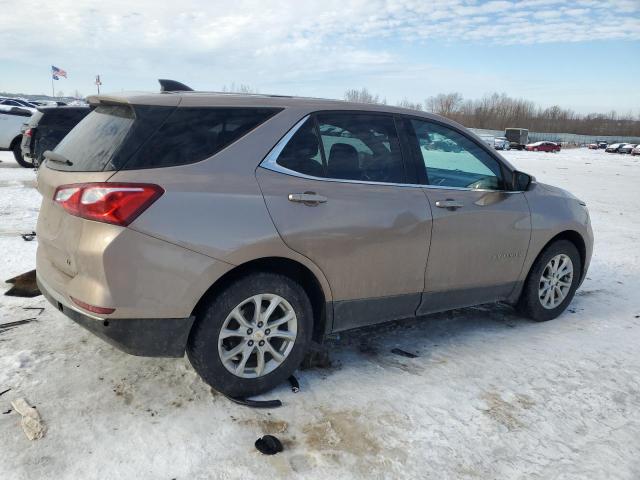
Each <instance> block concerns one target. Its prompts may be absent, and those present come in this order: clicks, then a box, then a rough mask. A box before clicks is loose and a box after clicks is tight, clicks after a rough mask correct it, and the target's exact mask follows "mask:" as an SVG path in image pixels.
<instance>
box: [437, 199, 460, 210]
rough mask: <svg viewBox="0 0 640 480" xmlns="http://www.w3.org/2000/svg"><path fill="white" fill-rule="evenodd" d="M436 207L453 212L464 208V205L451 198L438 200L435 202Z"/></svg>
mask: <svg viewBox="0 0 640 480" xmlns="http://www.w3.org/2000/svg"><path fill="white" fill-rule="evenodd" d="M436 207H439V208H447V209H449V210H455V209H456V208H462V207H464V203H462V202H461V201H459V200H453V199H451V198H447V199H446V200H438V201H437V202H436Z"/></svg>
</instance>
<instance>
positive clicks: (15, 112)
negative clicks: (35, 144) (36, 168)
mask: <svg viewBox="0 0 640 480" xmlns="http://www.w3.org/2000/svg"><path fill="white" fill-rule="evenodd" d="M35 111H36V110H35V109H33V108H25V107H15V106H6V105H0V150H10V151H12V152H13V156H14V157H15V159H16V162H18V163H19V164H20V166H22V167H25V168H30V167H33V164H31V163H29V162H27V161H25V159H24V157H23V156H22V148H21V147H20V144H21V142H22V127H23V125H24V124H26V123H27V122H28V121H29V119H30V118H31V115H32V114H33V113H34V112H35Z"/></svg>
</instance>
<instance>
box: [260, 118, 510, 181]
mask: <svg viewBox="0 0 640 480" xmlns="http://www.w3.org/2000/svg"><path fill="white" fill-rule="evenodd" d="M310 117H311V114H309V115H305V116H304V117H303V118H302V119H301V120H299V121H298V122H297V123H296V124H295V125H294V126H293V127H291V129H290V130H289V131H288V132H287V133H286V135H285V136H284V137H282V138H281V139H280V140H279V141H278V143H276V144H275V146H274V147H273V148H272V149H271V151H270V152H269V153H268V154H267V156H266V157H264V160H262V162H260V165H259V167H262V168H264V169H266V170H271V171H272V172H276V173H282V174H285V175H290V176H292V177H297V178H304V179H305V180H314V181H318V182H334V183H352V184H356V185H358V184H360V185H382V186H389V187H408V188H431V189H438V190H454V191H466V192H502V193H522V191H510V190H490V189H478V188H465V187H446V186H440V185H421V184H418V183H389V182H374V181H366V180H343V179H340V178H324V177H314V176H313V175H306V174H304V173H300V172H296V171H295V170H291V169H289V168H286V167H283V166H282V165H279V164H278V157H279V156H280V154H281V153H282V150H284V147H285V146H286V145H287V143H289V141H290V140H291V138H292V137H293V136H294V135H295V134H296V132H297V131H298V130H300V128H301V127H302V125H304V123H305V122H306V121H307V120H308V119H309V118H310Z"/></svg>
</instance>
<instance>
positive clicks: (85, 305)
mask: <svg viewBox="0 0 640 480" xmlns="http://www.w3.org/2000/svg"><path fill="white" fill-rule="evenodd" d="M71 300H73V303H75V304H76V305H78V306H79V307H82V308H84V309H85V310H87V311H89V312H93V313H99V314H102V315H109V314H110V313H113V312H115V311H116V309H115V308H107V307H96V306H95V305H90V304H88V303H86V302H83V301H82V300H78V299H77V298H73V297H71Z"/></svg>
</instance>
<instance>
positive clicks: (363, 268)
mask: <svg viewBox="0 0 640 480" xmlns="http://www.w3.org/2000/svg"><path fill="white" fill-rule="evenodd" d="M90 101H91V103H92V104H93V105H95V106H96V107H95V110H94V111H93V112H92V113H90V114H89V115H88V116H87V117H86V118H85V119H83V120H82V121H81V122H80V123H79V124H78V125H77V126H76V127H75V128H74V129H73V130H72V131H71V132H70V133H69V134H68V135H67V136H66V137H65V138H64V139H63V140H62V142H61V143H60V144H59V145H58V146H57V147H56V149H55V151H53V152H47V153H46V155H45V156H46V158H47V159H46V161H45V162H44V164H43V165H42V167H41V168H40V170H39V172H38V188H39V190H40V192H41V194H42V196H43V201H42V208H41V211H40V218H39V220H38V231H37V233H38V239H39V246H38V256H37V276H38V283H39V285H40V289H41V291H42V292H43V293H44V294H45V295H46V297H47V298H48V299H49V300H50V301H51V302H52V303H53V304H54V305H55V306H56V307H57V308H58V309H59V310H60V311H61V312H63V313H64V314H65V315H67V316H68V317H70V318H71V319H73V320H74V321H76V322H77V323H79V324H80V325H82V326H84V327H85V328H87V329H89V330H90V331H92V332H93V333H95V334H96V335H98V336H100V337H101V338H103V339H105V340H107V341H108V342H110V343H112V344H114V345H116V346H117V347H119V348H121V349H122V350H124V351H125V352H128V353H131V354H135V355H148V356H174V357H179V356H182V355H183V354H184V352H185V350H186V352H187V354H188V356H189V359H190V360H191V362H192V364H193V366H194V367H195V369H196V370H197V371H198V373H199V374H200V375H201V376H202V377H203V378H204V380H205V381H206V382H208V383H209V384H210V385H212V386H213V387H214V388H216V389H218V390H220V391H222V392H224V393H226V394H228V395H231V396H247V395H254V394H258V393H261V392H264V391H266V390H269V389H270V388H273V387H274V386H275V385H277V384H279V383H280V382H282V381H284V380H285V379H286V378H287V377H288V376H289V375H290V374H291V373H292V372H293V370H295V368H296V367H297V366H298V364H299V363H300V361H301V359H302V358H303V355H304V353H305V350H306V349H307V347H308V345H309V343H310V342H311V341H312V340H315V341H321V340H322V339H323V338H324V337H325V336H326V335H328V334H331V333H334V332H340V331H343V330H347V329H351V328H355V327H360V326H364V325H371V324H374V323H378V322H384V321H388V320H395V319H402V318H409V317H414V316H417V315H424V314H428V313H432V312H437V311H443V310H447V309H452V308H458V307H464V306H469V305H475V304H480V303H486V302H495V301H504V302H508V303H511V304H513V305H516V306H517V308H518V309H519V311H521V312H522V313H523V314H524V315H526V316H528V317H530V318H533V319H534V320H549V319H551V318H554V317H556V316H558V315H559V314H560V313H562V312H563V311H564V309H565V308H566V307H567V305H568V304H569V302H570V301H571V299H572V297H573V295H574V293H575V290H576V289H577V288H578V286H579V285H580V282H581V281H582V279H583V278H584V276H585V272H586V271H587V267H588V265H589V260H590V258H591V251H592V243H593V237H592V231H591V226H590V221H589V214H588V212H587V209H586V207H585V204H584V203H582V202H581V201H579V200H577V199H576V198H575V197H573V196H572V195H571V194H569V193H567V192H565V191H563V190H561V189H559V188H555V187H551V186H548V185H544V184H542V183H537V182H536V181H535V180H534V179H533V178H531V177H530V176H529V175H526V174H524V173H521V172H518V171H516V170H515V169H514V168H513V167H512V166H511V165H510V164H509V163H508V162H507V161H506V160H505V159H504V158H502V157H501V156H500V155H499V154H498V153H497V152H495V150H494V149H492V148H489V147H487V146H486V145H485V144H484V143H483V142H482V141H481V140H480V139H479V138H478V137H476V136H475V135H473V134H472V133H470V132H469V131H468V130H466V129H465V128H463V127H462V126H460V125H458V124H456V123H453V122H451V121H448V120H446V119H444V118H442V117H439V116H436V115H430V114H426V113H423V112H417V111H411V110H405V109H401V108H394V107H387V106H383V105H361V104H354V103H345V102H340V101H331V100H317V99H306V98H292V97H278V96H267V95H229V94H215V93H205V92H193V91H181V90H175V91H165V92H163V93H158V94H122V95H114V96H108V95H101V96H96V97H92V98H91V99H90Z"/></svg>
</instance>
